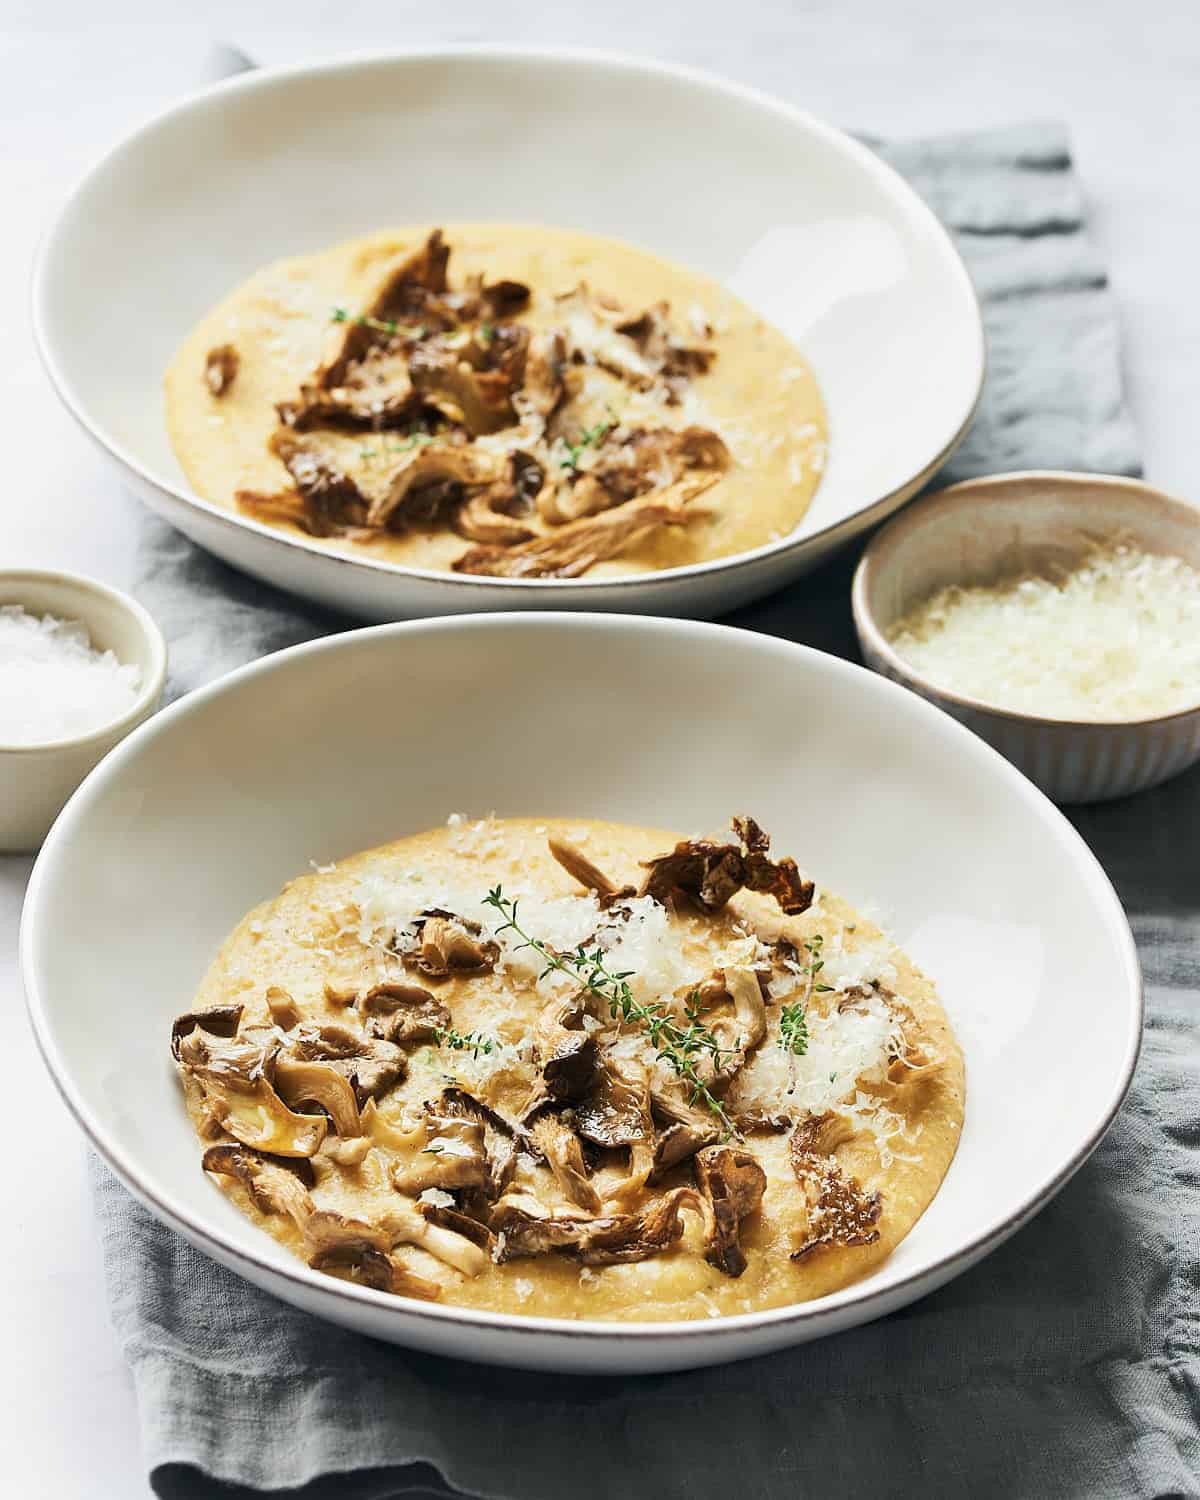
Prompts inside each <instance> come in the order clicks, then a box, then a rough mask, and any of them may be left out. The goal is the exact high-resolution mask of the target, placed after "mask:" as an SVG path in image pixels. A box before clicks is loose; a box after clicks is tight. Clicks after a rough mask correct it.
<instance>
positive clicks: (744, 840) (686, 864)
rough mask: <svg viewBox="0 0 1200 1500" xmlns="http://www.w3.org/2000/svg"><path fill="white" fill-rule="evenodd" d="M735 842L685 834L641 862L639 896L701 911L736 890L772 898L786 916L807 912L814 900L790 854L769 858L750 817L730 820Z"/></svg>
mask: <svg viewBox="0 0 1200 1500" xmlns="http://www.w3.org/2000/svg"><path fill="white" fill-rule="evenodd" d="M733 829H734V832H735V833H736V834H737V836H738V839H739V843H738V844H716V843H713V842H712V841H711V840H709V839H684V840H683V841H682V842H681V843H678V844H676V845H675V848H674V849H672V850H671V852H670V853H669V854H661V855H659V856H658V858H657V859H652V860H648V861H646V863H645V864H644V866H643V868H644V869H645V870H646V871H647V874H646V878H645V879H644V880H643V881H642V886H641V889H640V890H639V892H638V894H639V895H640V896H652V897H653V898H654V899H655V900H656V901H659V902H661V903H662V904H663V905H664V906H670V905H673V904H675V903H676V902H677V901H679V900H687V901H690V902H691V903H692V904H693V905H694V906H696V907H698V908H699V909H700V910H701V911H708V912H713V911H720V910H722V908H723V907H724V906H725V905H726V904H727V903H728V901H729V900H730V898H731V897H732V896H735V895H736V894H737V893H738V891H740V890H743V889H745V890H751V891H760V892H762V893H764V894H765V895H769V896H772V897H774V899H775V900H776V902H777V903H778V905H779V907H780V910H781V911H782V912H783V913H784V914H785V915H786V916H794V915H796V914H798V913H799V912H803V911H807V910H808V908H809V907H810V906H811V905H812V902H813V895H814V890H813V883H812V881H811V880H803V879H801V876H800V872H799V870H798V869H797V868H796V862H795V860H794V859H790V858H789V859H781V860H771V859H770V858H769V857H768V854H767V851H768V850H769V848H770V845H771V841H770V839H769V837H768V836H767V835H766V834H765V833H764V832H763V830H762V829H761V828H760V827H759V825H758V824H757V823H756V822H755V821H754V819H753V818H747V817H739V818H734V820H733Z"/></svg>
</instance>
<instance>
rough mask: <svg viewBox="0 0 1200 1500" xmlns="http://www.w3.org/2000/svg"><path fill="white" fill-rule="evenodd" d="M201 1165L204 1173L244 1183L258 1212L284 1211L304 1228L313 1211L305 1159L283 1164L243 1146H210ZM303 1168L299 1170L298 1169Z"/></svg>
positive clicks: (309, 1174) (283, 1212) (279, 1212)
mask: <svg viewBox="0 0 1200 1500" xmlns="http://www.w3.org/2000/svg"><path fill="white" fill-rule="evenodd" d="M201 1166H202V1167H203V1168H204V1170H205V1171H206V1172H213V1173H215V1174H217V1175H219V1176H223V1177H236V1178H237V1180H238V1181H239V1182H241V1183H243V1184H244V1185H245V1188H246V1191H247V1192H248V1193H249V1194H250V1200H251V1202H252V1203H253V1204H254V1206H255V1208H257V1209H258V1211H259V1212H260V1213H264V1214H287V1216H288V1217H289V1218H291V1219H292V1220H294V1222H295V1224H296V1226H297V1227H298V1228H299V1229H303V1228H304V1226H305V1224H306V1223H307V1221H308V1217H309V1215H310V1214H311V1213H312V1212H313V1201H312V1199H311V1198H310V1197H309V1195H308V1188H309V1187H310V1186H311V1185H312V1168H311V1167H310V1166H309V1164H308V1162H306V1161H304V1162H296V1163H295V1164H294V1165H293V1164H289V1165H288V1166H283V1165H281V1164H280V1163H279V1162H273V1161H271V1160H269V1159H268V1158H267V1157H265V1156H263V1155H261V1154H260V1153H259V1152H257V1151H250V1150H247V1148H246V1147H245V1146H230V1145H222V1146H210V1147H209V1148H208V1150H207V1151H206V1152H205V1153H204V1157H203V1160H202V1162H201ZM300 1168H304V1169H306V1171H305V1172H304V1173H302V1172H301V1171H300V1170H299V1169H300Z"/></svg>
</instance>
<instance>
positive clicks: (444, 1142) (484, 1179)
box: [391, 1112, 491, 1198]
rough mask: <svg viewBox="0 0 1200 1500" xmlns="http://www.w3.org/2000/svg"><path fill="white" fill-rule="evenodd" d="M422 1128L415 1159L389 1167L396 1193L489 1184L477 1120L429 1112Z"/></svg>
mask: <svg viewBox="0 0 1200 1500" xmlns="http://www.w3.org/2000/svg"><path fill="white" fill-rule="evenodd" d="M425 1128H426V1132H427V1137H426V1142H425V1144H424V1146H422V1147H421V1150H420V1151H419V1152H418V1153H417V1157H416V1159H415V1160H414V1161H413V1162H411V1163H404V1162H397V1163H395V1165H394V1166H393V1167H392V1169H391V1178H392V1186H393V1187H394V1188H395V1189H396V1190H397V1191H398V1192H401V1193H407V1194H408V1195H409V1196H410V1197H413V1198H415V1197H416V1196H417V1194H418V1193H423V1192H424V1191H425V1190H426V1189H427V1188H447V1189H449V1188H479V1189H486V1188H487V1187H488V1185H489V1183H490V1180H491V1172H490V1164H489V1162H488V1156H487V1149H486V1146H485V1144H484V1130H483V1125H482V1124H481V1122H480V1121H478V1120H471V1119H462V1118H459V1119H455V1118H452V1117H446V1116H441V1115H437V1114H434V1113H432V1112H431V1113H430V1114H429V1115H428V1117H427V1119H426V1122H425Z"/></svg>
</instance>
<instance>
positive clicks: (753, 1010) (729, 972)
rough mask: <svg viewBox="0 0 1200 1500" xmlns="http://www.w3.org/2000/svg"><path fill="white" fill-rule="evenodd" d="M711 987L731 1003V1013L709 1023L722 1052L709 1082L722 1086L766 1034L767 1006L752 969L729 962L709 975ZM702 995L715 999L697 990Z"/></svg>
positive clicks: (734, 1073) (728, 1082)
mask: <svg viewBox="0 0 1200 1500" xmlns="http://www.w3.org/2000/svg"><path fill="white" fill-rule="evenodd" d="M713 989H714V990H715V991H716V992H717V994H718V995H720V996H722V997H727V998H728V999H729V1000H730V1001H731V1002H732V1005H733V1016H732V1017H729V1016H720V1017H718V1018H717V1019H716V1020H714V1021H712V1022H711V1024H710V1030H711V1031H712V1032H713V1035H714V1036H715V1037H716V1038H717V1041H718V1044H719V1046H720V1048H721V1052H722V1055H723V1056H722V1061H721V1065H720V1067H719V1068H717V1069H716V1071H715V1073H714V1075H713V1078H712V1079H711V1082H712V1084H713V1085H714V1086H716V1087H718V1088H719V1089H722V1090H723V1089H725V1088H727V1087H728V1086H729V1084H730V1083H732V1081H733V1079H734V1078H735V1077H736V1076H737V1074H738V1073H740V1072H741V1070H742V1068H743V1067H745V1065H746V1059H747V1058H748V1057H749V1056H750V1054H751V1052H753V1051H754V1049H755V1048H756V1047H759V1046H761V1044H762V1041H763V1038H764V1037H765V1036H766V1034H767V1008H766V1005H765V1003H764V1001H763V996H762V988H761V986H760V985H759V982H758V974H757V973H756V972H755V970H753V969H747V968H743V967H740V966H737V965H729V966H727V967H726V968H724V969H718V970H717V971H716V973H715V974H714V975H713ZM701 994H702V997H703V998H705V999H707V1000H710V1001H711V999H712V998H715V997H714V996H713V995H712V993H711V992H709V993H706V992H705V991H703V990H702V991H701Z"/></svg>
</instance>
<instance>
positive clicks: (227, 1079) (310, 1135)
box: [192, 1067, 327, 1156]
mask: <svg viewBox="0 0 1200 1500" xmlns="http://www.w3.org/2000/svg"><path fill="white" fill-rule="evenodd" d="M192 1072H193V1076H194V1077H195V1078H196V1079H197V1080H198V1081H199V1083H200V1086H201V1088H202V1089H203V1090H204V1097H205V1101H206V1103H207V1104H208V1106H209V1108H210V1109H211V1110H212V1111H213V1114H214V1116H215V1117H216V1118H217V1119H218V1120H219V1121H220V1124H221V1127H222V1129H224V1130H226V1131H228V1133H229V1134H230V1135H231V1136H233V1137H235V1139H237V1140H239V1141H241V1142H242V1144H243V1145H245V1146H251V1147H253V1148H254V1149H255V1150H256V1151H264V1152H266V1153H267V1154H268V1155H269V1156H313V1155H314V1154H315V1153H316V1151H317V1148H318V1147H319V1146H320V1144H321V1142H322V1141H323V1140H324V1139H325V1131H326V1129H327V1125H326V1121H325V1116H324V1115H298V1114H293V1113H292V1111H291V1110H290V1109H288V1107H287V1105H286V1104H285V1103H284V1102H283V1100H282V1099H281V1098H280V1097H279V1095H278V1094H277V1093H276V1092H275V1090H274V1089H273V1088H272V1087H271V1085H270V1084H269V1083H268V1082H267V1080H266V1079H265V1078H264V1077H262V1076H261V1075H260V1076H259V1077H257V1078H254V1079H253V1080H251V1079H247V1078H243V1077H239V1076H238V1074H236V1073H234V1072H230V1071H218V1070H216V1069H211V1068H199V1067H197V1068H193V1070H192Z"/></svg>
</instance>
